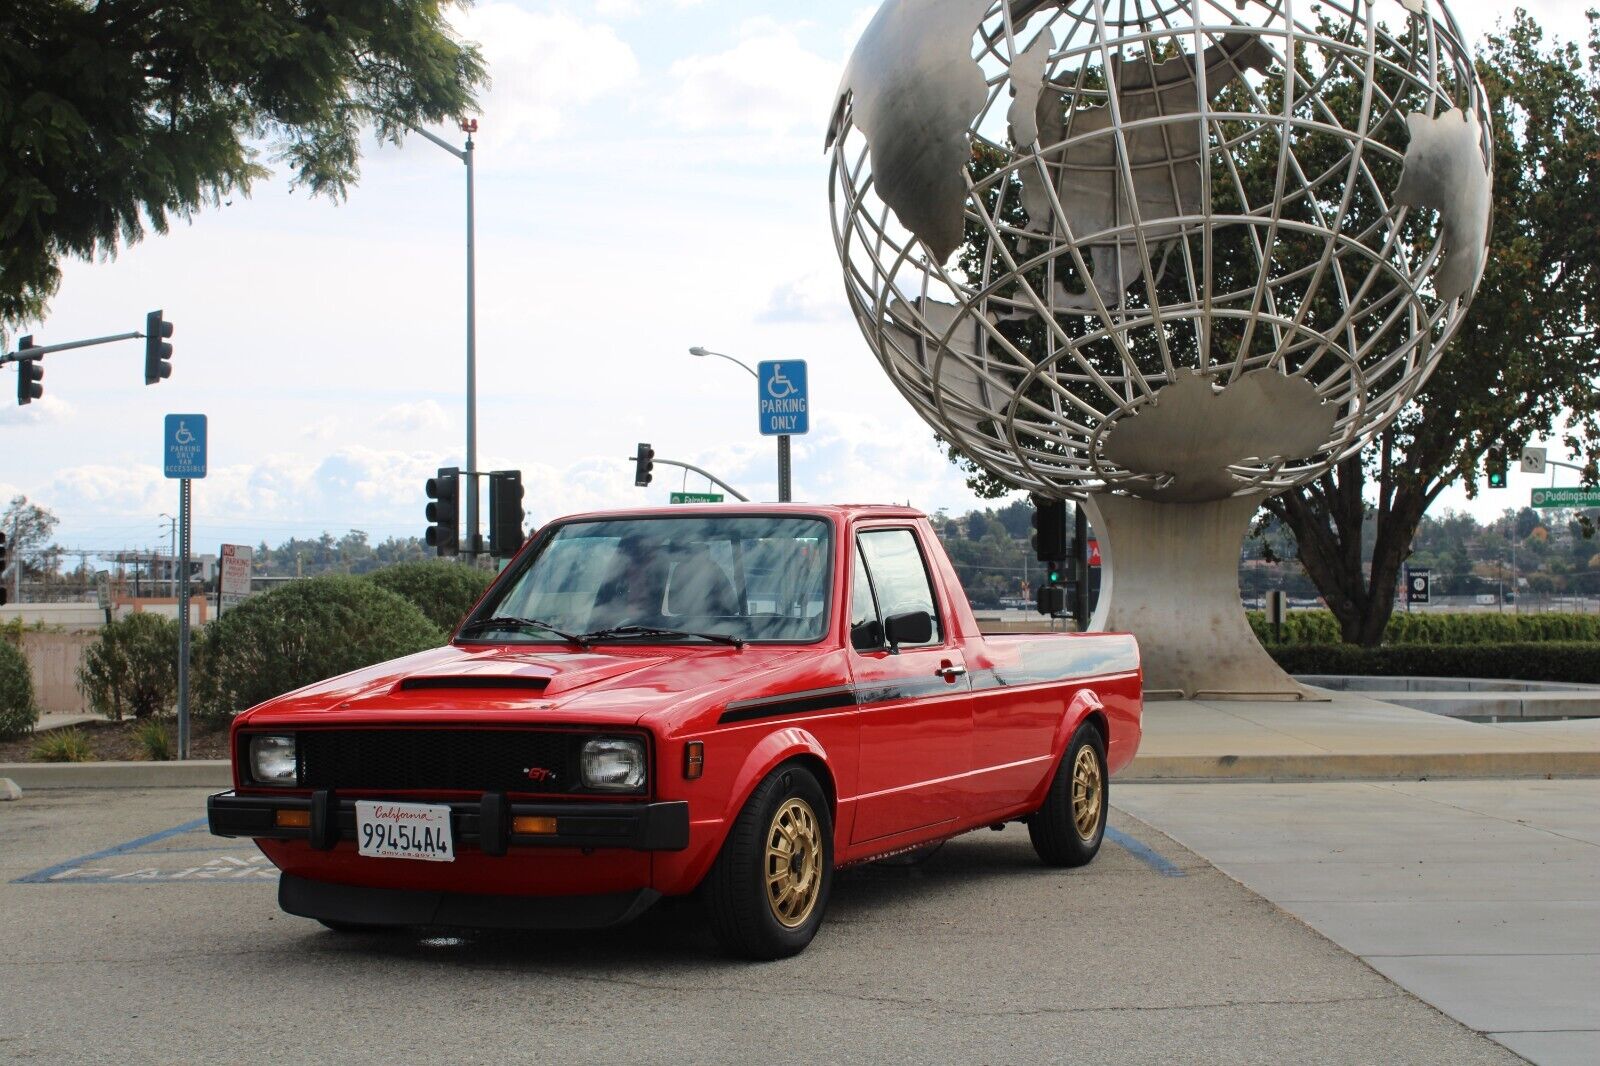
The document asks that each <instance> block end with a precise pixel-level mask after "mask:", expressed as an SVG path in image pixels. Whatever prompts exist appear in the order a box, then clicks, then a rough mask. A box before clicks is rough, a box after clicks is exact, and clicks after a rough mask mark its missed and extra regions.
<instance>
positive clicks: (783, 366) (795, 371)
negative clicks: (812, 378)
mask: <svg viewBox="0 0 1600 1066" xmlns="http://www.w3.org/2000/svg"><path fill="white" fill-rule="evenodd" d="M757 368H758V369H759V370H760V373H759V374H757V375H756V376H757V378H758V379H759V385H758V388H757V393H756V405H757V410H759V411H760V414H761V432H762V435H764V436H768V437H778V436H792V435H794V434H798V433H807V432H809V431H810V429H811V411H810V407H811V398H810V396H809V394H808V393H807V391H806V361H805V360H804V359H771V360H768V361H766V362H763V363H760V364H758V365H757Z"/></svg>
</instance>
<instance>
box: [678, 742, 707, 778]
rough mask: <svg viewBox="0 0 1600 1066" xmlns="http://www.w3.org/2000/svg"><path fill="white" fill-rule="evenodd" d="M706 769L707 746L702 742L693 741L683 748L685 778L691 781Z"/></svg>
mask: <svg viewBox="0 0 1600 1066" xmlns="http://www.w3.org/2000/svg"><path fill="white" fill-rule="evenodd" d="M705 769H706V745H705V741H702V740H691V741H689V743H687V744H685V745H684V746H683V776H684V777H687V778H688V779H689V780H690V781H693V780H694V779H695V778H697V777H699V776H700V775H701V774H702V773H704V772H705Z"/></svg>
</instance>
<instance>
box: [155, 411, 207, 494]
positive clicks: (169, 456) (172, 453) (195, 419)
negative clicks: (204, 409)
mask: <svg viewBox="0 0 1600 1066" xmlns="http://www.w3.org/2000/svg"><path fill="white" fill-rule="evenodd" d="M162 440H163V442H164V445H165V447H164V448H163V451H164V453H165V457H166V461H165V463H164V464H163V472H164V473H165V474H166V475H167V477H170V478H202V477H205V476H206V416H205V415H168V416H167V424H166V431H165V433H164V434H163V437H162Z"/></svg>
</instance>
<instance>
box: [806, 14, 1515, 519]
mask: <svg viewBox="0 0 1600 1066" xmlns="http://www.w3.org/2000/svg"><path fill="white" fill-rule="evenodd" d="M828 144H829V146H830V147H831V149H832V152H833V160H832V168H831V179H830V180H831V190H830V201H831V205H832V216H833V228H834V234H835V238H836V241H837V246H838V252H839V256H840V259H841V261H842V263H843V266H844V271H845V280H846V288H847V292H848V296H849V301H850V304H851V307H852V309H853V310H854V313H855V316H856V318H857V320H858V322H859V323H860V326H861V329H862V332H863V333H864V335H865V337H866V339H867V342H868V344H869V346H870V347H871V349H872V351H873V352H874V354H875V355H876V356H877V358H878V360H879V361H880V362H881V364H882V366H883V368H884V370H885V371H886V372H887V373H888V375H889V377H890V378H891V379H892V381H893V382H894V384H895V385H896V387H897V388H898V389H899V391H900V392H901V394H902V395H904V396H905V398H906V399H907V400H908V401H909V402H910V403H911V404H912V405H913V406H914V407H915V408H916V410H917V411H918V413H919V414H920V415H921V416H922V417H923V418H924V419H925V420H926V421H927V422H928V423H929V424H930V425H931V426H933V427H934V428H935V429H936V430H937V431H938V432H939V433H940V434H942V435H943V436H944V437H946V438H947V439H948V440H950V441H951V442H952V443H954V444H955V445H956V446H957V447H958V448H960V449H961V451H962V452H964V453H965V454H966V455H967V456H969V457H971V458H972V459H973V460H974V461H976V462H977V463H978V464H980V465H981V466H982V467H984V468H985V469H987V470H988V471H990V472H991V473H993V474H995V475H996V476H998V477H1000V478H1002V479H1003V480H1005V481H1007V482H1009V483H1010V484H1012V485H1015V486H1017V487H1018V488H1023V489H1028V490H1031V491H1035V492H1039V493H1042V494H1044V495H1049V496H1057V497H1077V496H1083V495H1085V494H1095V493H1101V494H1104V493H1116V494H1117V495H1127V496H1133V497H1141V498H1144V499H1147V500H1157V501H1168V502H1194V501H1206V500H1219V499H1223V498H1227V497H1230V496H1236V495H1255V494H1259V493H1272V492H1277V491H1281V490H1283V489H1285V488H1288V487H1290V486H1292V485H1294V484H1296V483H1299V482H1302V481H1304V480H1307V479H1309V478H1311V477H1313V476H1315V475H1316V474H1317V473H1318V472H1320V471H1321V470H1324V469H1326V468H1327V467H1328V466H1329V465H1330V464H1332V463H1334V462H1336V461H1338V460H1339V459H1341V458H1343V457H1345V456H1348V455H1350V454H1351V453H1353V452H1355V451H1357V450H1358V449H1359V448H1360V447H1361V446H1362V445H1363V444H1364V443H1365V442H1366V441H1367V440H1369V439H1371V437H1372V435H1373V434H1375V433H1376V432H1378V431H1379V430H1381V429H1382V428H1383V427H1384V426H1385V425H1387V424H1388V423H1389V422H1391V421H1392V420H1393V419H1394V418H1395V417H1396V415H1397V414H1398V413H1399V412H1400V410H1401V409H1402V408H1403V407H1404V406H1405V405H1406V403H1407V402H1408V401H1410V400H1411V399H1412V397H1413V396H1414V395H1415V394H1416V391H1417V389H1418V388H1419V387H1420V386H1421V384H1422V382H1423V381H1424V379H1425V378H1426V377H1427V375H1428V373H1429V372H1430V371H1431V370H1432V368H1433V367H1434V365H1435V364H1436V362H1437V360H1438V358H1439V355H1440V351H1441V349H1442V348H1443V347H1444V345H1445V344H1446V343H1447V342H1448V341H1449V339H1450V337H1451V336H1452V335H1453V333H1454V332H1455V331H1456V329H1457V328H1458V327H1459V326H1460V324H1461V320H1462V316H1463V314H1464V313H1465V311H1466V308H1467V304H1468V303H1469V301H1470V300H1471V298H1472V295H1473V292H1474V290H1475V288H1476V286H1477V284H1478V280H1479V278H1480V276H1481V274H1482V270H1483V259H1484V252H1485V243H1486V240H1487V236H1488V228H1489V203H1490V159H1491V140H1490V128H1489V116H1488V114H1487V111H1486V107H1485V99H1484V91H1483V88H1482V86H1481V85H1480V84H1479V82H1478V80H1477V77H1476V75H1475V74H1474V72H1473V68H1472V62H1471V56H1470V54H1469V53H1468V50H1467V48H1466V46H1465V45H1464V44H1463V42H1462V37H1461V33H1460V31H1459V30H1458V29H1457V27H1456V24H1455V21H1454V20H1453V19H1452V18H1451V16H1450V13H1449V12H1448V11H1447V10H1446V9H1445V8H1444V6H1443V5H1442V4H1440V3H1439V2H1438V0H1375V2H1372V3H1367V2H1361V0H1322V2H1321V3H1318V4H1299V5H1291V4H1287V3H1279V2H1267V0H1221V2H1202V0H1009V2H1007V0H885V3H884V4H883V6H882V8H881V9H880V10H879V11H878V13H877V16H876V18H875V19H874V20H873V21H872V23H871V24H870V25H869V26H868V28H867V30H866V31H865V33H864V34H863V36H862V38H861V41H860V43H859V44H858V45H857V47H856V50H855V53H854V55H853V56H852V58H851V60H850V63H849V66H848V68H847V70H846V72H845V76H844V81H843V84H842V85H841V87H840V92H839V97H838V101H837V105H836V108H835V112H834V115H833V119H832V124H831V127H830V130H829V134H828Z"/></svg>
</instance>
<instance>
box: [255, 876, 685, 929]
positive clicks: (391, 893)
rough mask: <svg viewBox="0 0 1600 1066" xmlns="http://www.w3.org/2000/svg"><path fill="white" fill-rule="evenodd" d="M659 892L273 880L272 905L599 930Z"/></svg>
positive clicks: (460, 924)
mask: <svg viewBox="0 0 1600 1066" xmlns="http://www.w3.org/2000/svg"><path fill="white" fill-rule="evenodd" d="M660 898H661V893H659V892H657V891H655V890H654V889H650V888H640V889H635V890H633V891H631V892H607V893H602V894H595V895H586V896H540V897H526V896H488V895H473V894H468V893H465V892H434V891H419V890H415V889H404V888H364V887H362V886H359V885H336V884H329V883H327V882H325V881H312V880H310V879H309V878H305V877H296V876H295V875H293V874H284V875H283V876H282V877H281V878H279V880H278V906H280V907H282V908H283V909H284V911H285V912H287V913H289V914H298V915H300V916H301V917H302V918H315V919H317V920H318V921H323V922H347V923H350V924H352V925H370V926H417V925H433V926H449V927H455V928H466V929H601V928H604V927H606V926H611V925H621V924H623V923H624V922H629V921H632V920H633V919H634V918H637V917H638V916H639V915H640V914H641V913H643V912H644V911H645V910H646V909H647V908H648V907H649V906H650V905H651V904H652V903H654V902H655V901H656V900H658V899H660Z"/></svg>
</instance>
